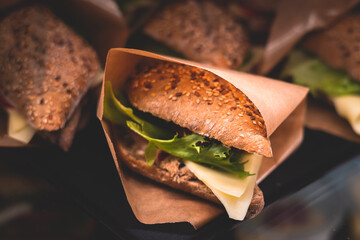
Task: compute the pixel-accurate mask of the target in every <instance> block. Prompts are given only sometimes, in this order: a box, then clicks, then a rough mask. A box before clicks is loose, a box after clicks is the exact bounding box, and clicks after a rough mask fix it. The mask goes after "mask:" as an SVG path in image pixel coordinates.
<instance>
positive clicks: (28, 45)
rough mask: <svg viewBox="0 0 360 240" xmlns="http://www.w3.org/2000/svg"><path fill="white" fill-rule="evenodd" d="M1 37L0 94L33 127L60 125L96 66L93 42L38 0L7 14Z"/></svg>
mask: <svg viewBox="0 0 360 240" xmlns="http://www.w3.org/2000/svg"><path fill="white" fill-rule="evenodd" d="M0 42H1V47H0V92H1V94H2V95H3V96H4V97H5V98H6V100H7V101H8V102H10V103H11V104H12V105H13V106H14V107H15V108H16V109H17V110H18V111H19V113H20V114H22V115H23V116H24V117H25V118H26V119H27V121H28V123H29V124H30V125H31V126H33V127H34V128H35V129H37V130H45V131H57V130H59V129H61V128H63V127H64V126H65V123H66V121H67V120H68V119H69V118H70V117H71V115H72V113H73V112H74V110H75V108H76V106H77V105H78V103H79V102H80V100H81V98H82V97H83V96H84V95H85V93H86V92H87V91H88V89H89V87H90V86H91V84H92V83H93V81H94V80H95V79H96V76H97V73H98V71H99V69H100V63H99V61H98V58H97V55H96V53H95V51H94V50H93V48H92V47H91V46H90V45H89V44H88V43H86V42H85V40H83V39H82V38H81V37H80V36H78V35H77V34H76V33H75V32H74V31H73V30H71V29H70V28H69V27H68V26H66V25H65V23H63V22H62V21H61V20H60V19H58V18H57V17H56V16H55V15H54V14H53V13H52V12H51V11H50V10H49V9H48V8H46V7H43V6H31V7H26V8H22V9H20V10H18V11H15V12H13V13H11V14H10V15H9V16H7V17H6V18H5V19H4V20H3V21H2V22H1V23H0Z"/></svg>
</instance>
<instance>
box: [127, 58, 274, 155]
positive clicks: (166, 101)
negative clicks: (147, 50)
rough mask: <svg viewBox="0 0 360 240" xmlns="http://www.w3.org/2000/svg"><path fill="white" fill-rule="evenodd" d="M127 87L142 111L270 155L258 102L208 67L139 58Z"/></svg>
mask: <svg viewBox="0 0 360 240" xmlns="http://www.w3.org/2000/svg"><path fill="white" fill-rule="evenodd" d="M126 88H127V89H126V91H127V94H128V98H129V101H130V103H131V104H132V105H133V106H134V107H136V108H137V109H139V110H141V111H144V112H148V113H151V114H152V115H154V116H156V117H159V118H162V119H164V120H166V121H170V122H174V123H175V124H177V125H179V126H181V127H183V128H187V129H189V130H191V131H192V132H195V133H198V134H201V135H204V136H207V137H210V138H214V139H217V140H218V141H220V142H222V143H223V144H224V145H226V146H231V147H235V148H238V149H241V150H245V151H247V152H251V153H257V154H260V155H264V156H267V157H270V156H272V150H271V146H270V141H269V139H268V138H267V137H266V136H267V133H266V126H265V123H264V119H263V118H262V116H261V113H260V112H259V110H258V109H257V107H256V106H255V105H254V104H253V103H252V102H251V100H250V99H249V98H248V97H247V96H246V95H245V94H244V93H242V92H241V91H240V90H239V89H237V88H236V87H234V86H233V85H232V84H231V83H229V82H227V81H226V80H224V79H222V78H220V77H218V76H216V75H215V74H213V73H211V72H208V71H206V70H203V69H200V68H196V67H191V66H187V65H183V64H178V63H171V62H163V61H159V60H155V61H154V60H152V61H144V62H142V63H140V64H139V65H138V66H137V67H136V72H135V73H134V74H133V75H132V76H131V77H130V79H129V81H128V83H127V86H126Z"/></svg>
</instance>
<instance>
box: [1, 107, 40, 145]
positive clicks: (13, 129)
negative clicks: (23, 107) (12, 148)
mask: <svg viewBox="0 0 360 240" xmlns="http://www.w3.org/2000/svg"><path fill="white" fill-rule="evenodd" d="M7 112H8V116H9V121H8V135H9V137H11V138H13V139H16V140H18V141H20V142H22V143H29V142H30V140H31V139H32V138H33V136H34V135H35V132H36V130H35V129H34V128H32V127H31V126H30V125H29V124H28V123H27V122H26V120H25V118H24V117H23V116H21V115H20V114H19V113H18V112H17V111H16V110H13V109H7Z"/></svg>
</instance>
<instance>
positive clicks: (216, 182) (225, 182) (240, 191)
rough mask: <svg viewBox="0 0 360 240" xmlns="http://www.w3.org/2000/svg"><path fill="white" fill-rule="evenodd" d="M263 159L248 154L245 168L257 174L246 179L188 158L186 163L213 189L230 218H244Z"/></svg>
mask: <svg viewBox="0 0 360 240" xmlns="http://www.w3.org/2000/svg"><path fill="white" fill-rule="evenodd" d="M261 159H262V156H260V155H256V154H246V157H245V158H244V160H247V161H248V162H247V163H246V164H245V170H247V171H249V172H250V173H254V174H255V175H253V176H249V177H247V178H245V179H240V178H238V177H236V176H233V175H231V174H228V173H225V172H221V171H217V170H214V169H211V168H208V167H204V166H202V165H200V164H197V163H194V162H191V161H188V160H185V161H184V163H185V165H186V166H187V167H188V168H189V169H190V171H191V172H193V173H194V175H195V176H196V177H197V178H198V179H200V180H201V181H202V182H203V183H204V184H205V185H206V186H208V187H209V188H210V189H211V191H212V192H213V193H214V194H215V196H216V197H217V198H218V199H219V200H220V202H221V203H222V204H223V205H224V207H225V209H226V211H227V213H228V215H229V217H230V218H233V219H236V220H243V219H244V218H245V215H246V212H247V210H248V208H249V205H250V202H251V199H252V195H253V192H254V187H255V183H256V174H257V172H258V171H259V168H260V164H261Z"/></svg>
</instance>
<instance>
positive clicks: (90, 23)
mask: <svg viewBox="0 0 360 240" xmlns="http://www.w3.org/2000/svg"><path fill="white" fill-rule="evenodd" d="M28 2H29V3H37V2H39V3H44V4H46V5H48V6H50V7H51V8H53V9H54V10H56V13H60V14H61V15H64V16H66V18H67V19H66V20H68V21H71V22H76V24H77V26H79V27H80V28H81V30H84V31H86V33H87V34H89V39H87V40H88V41H89V42H91V44H92V45H93V46H94V48H95V50H96V51H97V53H98V55H99V58H100V60H102V62H103V63H105V58H106V54H107V52H108V50H109V49H110V48H112V47H123V46H124V45H125V42H126V40H127V37H128V29H127V27H126V24H125V20H124V19H123V16H122V13H121V12H120V10H119V8H118V6H117V4H116V2H115V1H114V0H58V1H26V0H17V1H9V0H1V1H0V11H2V12H3V13H4V14H6V11H9V13H10V11H11V10H14V9H16V8H17V7H19V8H20V7H21V6H22V5H24V4H28ZM70 27H71V26H70ZM6 134H7V115H6V113H5V112H3V111H2V110H1V107H0V147H25V146H32V144H24V143H21V142H19V141H17V140H14V139H12V138H10V137H8V136H7V135H6Z"/></svg>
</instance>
